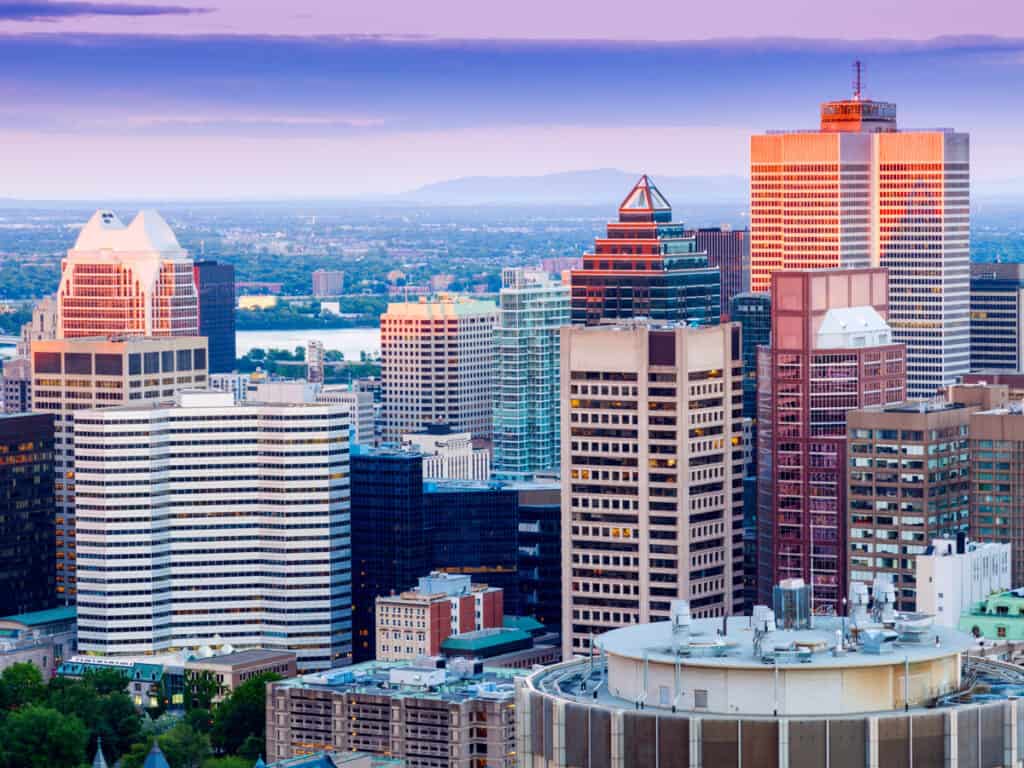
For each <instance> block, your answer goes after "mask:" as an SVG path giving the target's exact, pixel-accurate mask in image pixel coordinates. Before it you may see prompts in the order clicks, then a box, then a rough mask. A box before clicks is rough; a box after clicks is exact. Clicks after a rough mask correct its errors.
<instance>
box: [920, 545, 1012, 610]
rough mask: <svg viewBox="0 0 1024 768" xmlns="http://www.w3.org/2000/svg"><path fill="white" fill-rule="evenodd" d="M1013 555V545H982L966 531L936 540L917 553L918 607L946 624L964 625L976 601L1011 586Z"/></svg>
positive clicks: (1006, 589)
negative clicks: (971, 538) (1011, 548)
mask: <svg viewBox="0 0 1024 768" xmlns="http://www.w3.org/2000/svg"><path fill="white" fill-rule="evenodd" d="M1010 557H1011V553H1010V545H1009V544H996V543H994V542H987V543H984V544H979V543H977V542H974V541H968V540H967V536H966V535H964V534H960V535H958V536H957V537H956V538H952V539H935V540H934V541H932V543H931V546H929V547H928V551H927V552H925V553H924V554H923V555H918V556H917V610H919V611H922V612H923V613H928V614H931V615H932V616H934V617H935V623H936V624H941V625H942V626H944V627H958V626H960V618H961V616H962V615H963V614H964V613H967V612H968V611H970V610H971V609H972V608H973V607H974V606H975V604H977V603H980V602H984V600H985V598H987V597H988V596H989V595H992V594H995V593H999V592H1006V591H1008V590H1009V589H1010V587H1011V586H1012V585H1011V584H1010V573H1011V572H1012V568H1011V567H1010ZM960 628H961V629H963V627H960Z"/></svg>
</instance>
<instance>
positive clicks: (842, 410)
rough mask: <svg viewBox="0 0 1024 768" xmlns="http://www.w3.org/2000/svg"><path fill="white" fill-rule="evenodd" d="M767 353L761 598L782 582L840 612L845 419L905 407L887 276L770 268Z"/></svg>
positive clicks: (762, 353)
mask: <svg viewBox="0 0 1024 768" xmlns="http://www.w3.org/2000/svg"><path fill="white" fill-rule="evenodd" d="M771 280H772V282H771V294H772V312H771V318H772V328H771V345H770V346H768V347H761V348H760V349H759V350H758V393H757V397H758V417H757V441H758V448H757V450H758V459H757V471H758V478H757V495H758V502H757V526H758V537H757V538H758V545H759V549H758V553H757V568H758V594H759V602H761V603H767V602H769V600H770V596H771V588H772V586H773V585H775V584H777V583H778V582H780V581H782V580H783V579H790V578H798V579H803V580H804V581H805V582H806V583H808V584H810V585H811V590H812V592H811V601H812V603H813V608H814V610H815V611H816V612H821V611H837V612H838V611H839V609H840V601H841V599H842V596H843V592H844V590H845V587H846V583H847V576H846V566H847V531H846V528H847V525H846V518H847V501H846V490H847V489H846V464H847V455H846V419H847V413H848V412H849V411H852V410H854V409H856V408H861V407H864V406H874V405H887V404H890V403H899V402H902V401H903V400H904V399H905V397H906V359H905V351H904V347H903V345H902V344H897V343H895V342H894V341H893V338H892V331H891V330H890V328H889V324H888V321H887V318H888V314H889V313H888V304H887V301H888V295H889V291H888V283H887V280H886V272H885V270H884V269H853V268H850V269H844V270H807V271H796V270H793V271H790V270H777V271H775V272H773V273H772V276H771Z"/></svg>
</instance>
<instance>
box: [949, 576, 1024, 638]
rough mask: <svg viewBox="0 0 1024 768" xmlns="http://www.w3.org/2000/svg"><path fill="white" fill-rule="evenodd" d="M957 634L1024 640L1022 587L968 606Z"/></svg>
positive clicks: (961, 617) (1023, 598)
mask: <svg viewBox="0 0 1024 768" xmlns="http://www.w3.org/2000/svg"><path fill="white" fill-rule="evenodd" d="M960 630H961V631H962V632H969V633H970V634H972V635H974V636H975V637H984V638H986V639H989V640H997V641H1001V640H1016V641H1021V640H1024V587H1018V588H1017V589H1012V590H1007V591H1006V592H1000V593H999V594H996V595H991V596H989V597H987V598H985V599H984V600H982V601H981V602H979V603H975V604H974V605H972V606H970V608H968V609H967V611H965V612H964V613H963V614H961V616H960Z"/></svg>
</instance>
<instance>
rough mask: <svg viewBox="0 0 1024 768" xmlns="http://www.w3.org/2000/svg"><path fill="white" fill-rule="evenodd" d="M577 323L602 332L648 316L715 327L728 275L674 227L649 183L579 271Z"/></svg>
mask: <svg viewBox="0 0 1024 768" xmlns="http://www.w3.org/2000/svg"><path fill="white" fill-rule="evenodd" d="M570 274H571V282H572V322H573V323H575V324H577V325H602V324H608V323H611V324H614V323H620V322H627V321H629V320H632V319H633V318H637V317H645V318H649V319H651V320H654V321H658V322H677V323H690V324H695V325H714V324H716V323H718V321H719V319H720V317H721V314H722V305H721V303H720V302H721V276H720V274H719V270H718V269H717V268H715V267H712V266H710V265H709V263H708V256H707V254H706V253H701V252H700V251H699V250H698V248H697V239H696V237H695V236H693V235H688V234H687V231H686V229H685V227H684V226H683V225H682V224H678V223H673V222H672V206H671V205H669V203H668V200H666V199H665V197H664V195H662V194H661V192H660V191H659V190H658V188H657V187H656V186H655V185H654V182H653V181H651V179H649V178H648V177H647V176H641V177H640V179H639V180H638V181H637V183H636V184H635V185H634V186H633V189H631V190H630V192H629V194H628V195H626V197H625V199H624V200H623V201H622V204H621V205H619V220H618V221H613V222H610V223H609V224H608V233H607V237H604V238H598V239H597V240H595V241H594V252H593V253H585V254H583V268H582V269H574V270H572V272H571V273H570Z"/></svg>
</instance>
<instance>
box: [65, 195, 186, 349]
mask: <svg viewBox="0 0 1024 768" xmlns="http://www.w3.org/2000/svg"><path fill="white" fill-rule="evenodd" d="M116 334H125V335H131V336H198V335H199V303H198V299H197V296H196V283H195V277H194V276H193V265H192V260H191V259H190V258H189V256H188V254H187V253H186V252H185V251H184V250H183V249H182V247H181V246H180V245H179V244H178V239H177V238H176V237H175V236H174V232H172V231H171V228H170V227H169V226H168V225H167V222H166V221H164V220H163V219H162V218H161V217H160V214H159V213H157V212H156V211H140V212H139V214H138V215H137V216H136V217H135V218H134V219H133V220H132V222H131V223H130V224H129V225H128V226H125V225H124V224H122V223H121V220H120V219H118V218H117V216H116V214H114V212H113V211H106V210H99V211H96V213H94V214H93V215H92V218H90V219H89V221H88V222H87V223H86V225H85V226H84V227H82V231H81V232H79V234H78V239H77V240H76V241H75V246H74V248H72V249H71V250H69V251H68V255H67V257H66V258H65V259H64V260H63V262H61V279H60V287H59V288H58V289H57V338H60V339H71V338H82V337H90V336H111V335H116Z"/></svg>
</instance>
